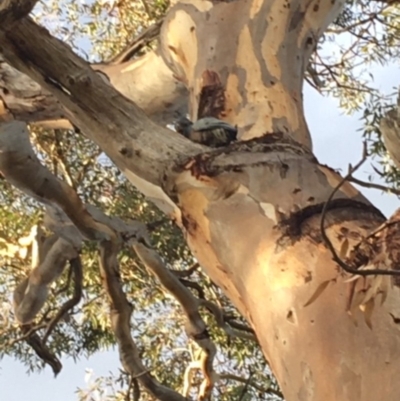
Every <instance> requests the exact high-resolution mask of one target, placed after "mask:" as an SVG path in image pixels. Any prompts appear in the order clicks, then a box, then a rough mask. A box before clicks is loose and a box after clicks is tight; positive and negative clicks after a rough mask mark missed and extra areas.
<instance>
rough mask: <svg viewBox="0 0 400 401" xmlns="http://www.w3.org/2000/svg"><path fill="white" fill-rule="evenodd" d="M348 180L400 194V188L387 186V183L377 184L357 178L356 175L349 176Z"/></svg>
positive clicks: (365, 186)
mask: <svg viewBox="0 0 400 401" xmlns="http://www.w3.org/2000/svg"><path fill="white" fill-rule="evenodd" d="M375 171H376V170H375ZM348 181H349V182H352V183H353V184H357V185H360V186H361V187H364V188H373V189H380V190H382V191H385V192H390V193H392V194H394V195H398V196H400V190H398V189H395V188H391V187H387V186H386V185H381V184H375V183H373V182H366V181H362V180H359V179H358V178H355V177H349V179H348Z"/></svg>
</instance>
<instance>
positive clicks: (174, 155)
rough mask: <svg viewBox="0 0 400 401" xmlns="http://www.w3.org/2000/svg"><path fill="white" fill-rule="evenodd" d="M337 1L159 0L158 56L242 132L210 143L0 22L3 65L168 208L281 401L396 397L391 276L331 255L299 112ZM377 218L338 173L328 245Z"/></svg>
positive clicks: (56, 47)
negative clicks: (361, 272)
mask: <svg viewBox="0 0 400 401" xmlns="http://www.w3.org/2000/svg"><path fill="white" fill-rule="evenodd" d="M342 5H343V1H338V0H337V1H319V0H311V1H306V0H291V1H282V0H269V1H259V0H253V1H233V2H211V1H200V0H192V1H183V2H180V3H177V4H176V5H175V6H174V7H173V8H172V9H171V10H170V12H169V15H168V17H167V19H166V22H165V24H164V28H163V32H162V37H161V51H162V56H163V58H164V60H165V62H166V64H167V65H168V66H169V67H170V68H171V70H172V71H173V73H174V74H175V76H177V77H178V79H179V80H181V81H182V82H184V83H185V84H186V85H187V87H188V90H189V95H190V103H189V106H190V112H191V114H192V116H193V117H195V118H196V117H202V116H205V115H211V116H216V117H219V118H223V119H225V120H227V121H229V122H230V123H232V124H235V125H237V126H238V129H239V138H240V139H241V140H242V141H239V142H238V143H235V144H232V145H230V146H229V147H228V148H222V149H218V150H214V151H211V152H210V151H209V149H208V150H207V149H206V148H202V147H201V146H197V145H193V144H192V145H191V144H190V143H188V141H186V140H184V139H183V138H182V139H181V138H179V137H178V136H177V135H175V134H173V133H172V132H170V131H168V130H165V129H162V128H160V127H157V126H156V125H155V124H154V123H152V122H151V121H150V120H149V119H148V118H147V117H146V116H145V115H144V113H142V112H141V111H140V110H138V108H137V107H135V106H134V105H132V104H131V103H130V102H128V101H126V100H125V99H123V98H121V96H120V95H119V94H118V93H117V92H116V91H114V90H112V88H111V87H107V84H106V83H104V82H103V81H102V80H100V78H99V77H98V76H96V74H93V72H91V70H90V68H88V67H87V66H86V65H85V64H83V63H82V62H81V61H79V59H78V58H77V57H75V58H74V57H73V56H72V55H71V54H69V53H68V52H67V51H66V50H65V47H62V45H61V44H60V43H59V42H57V41H55V40H54V39H52V38H47V39H46V46H39V45H38V43H37V40H38V38H39V36H40V35H42V33H41V32H39V30H38V29H37V27H35V26H34V24H33V23H32V22H31V21H28V20H23V21H21V23H20V28H21V29H20V30H19V31H9V32H3V33H0V43H1V45H2V46H3V50H4V55H5V57H6V60H7V62H9V63H10V64H12V65H13V66H14V67H15V68H18V69H20V70H22V71H23V72H24V73H26V74H28V75H29V76H30V77H31V78H33V79H35V80H37V81H38V82H39V83H40V84H41V85H43V86H45V87H46V88H47V89H48V90H49V91H50V92H51V93H52V94H54V95H55V96H56V97H57V98H58V100H59V101H60V102H61V103H62V104H63V105H64V106H65V107H66V110H67V115H68V118H70V119H71V121H73V123H74V124H76V125H77V126H78V127H80V128H82V130H83V131H84V133H85V134H86V135H87V136H88V137H89V138H91V139H93V140H94V141H96V142H97V143H98V144H99V146H101V147H102V149H103V150H104V151H105V152H106V153H107V154H108V155H109V156H110V157H111V158H112V159H113V160H114V162H115V163H116V164H117V165H118V166H119V167H120V168H121V170H122V171H123V172H124V173H125V174H126V176H127V177H128V178H129V179H130V180H131V182H133V183H134V184H135V185H136V186H137V187H138V188H139V189H140V190H141V191H142V192H144V193H145V194H146V195H148V196H150V197H151V198H152V199H153V200H156V202H157V204H158V205H159V206H160V208H161V209H162V210H164V211H166V212H167V213H170V215H172V216H174V217H175V218H176V221H177V222H178V224H180V225H181V227H182V229H183V230H184V233H185V235H186V239H187V242H188V244H189V246H190V247H191V249H192V251H193V253H194V255H195V256H196V257H197V258H198V260H199V261H200V263H201V265H202V266H203V268H204V269H205V270H206V272H207V273H208V274H209V275H210V276H211V278H212V279H213V280H214V281H215V282H216V283H217V284H218V285H219V286H220V287H221V288H222V289H223V290H224V291H225V293H226V294H227V295H228V296H229V298H230V299H231V300H232V302H233V303H234V304H235V305H236V306H237V307H238V309H239V310H240V311H241V313H242V314H243V315H244V316H245V317H246V318H247V320H248V321H249V322H250V324H251V325H252V327H253V328H254V330H255V332H256V334H257V338H258V340H259V341H260V343H261V346H262V349H263V351H264V353H265V355H266V357H267V359H268V361H269V362H270V364H271V367H272V370H273V372H274V374H275V375H276V377H277V379H278V381H279V384H280V386H281V387H282V390H283V392H284V395H285V398H286V399H287V400H288V401H321V400H324V401H338V400H345V401H350V400H351V401H354V400H363V401H375V400H384V401H392V400H393V401H395V400H396V401H397V400H398V399H399V398H400V381H399V380H398V379H397V375H398V371H399V369H400V362H399V354H400V337H399V335H398V330H399V326H398V321H399V317H400V305H399V302H398V300H399V294H398V291H399V288H398V286H397V285H396V282H395V281H394V280H392V279H390V280H391V281H390V285H389V286H383V285H382V283H381V282H380V281H376V280H375V278H370V279H365V280H358V281H356V283H355V286H353V284H351V283H349V282H347V279H348V278H349V276H348V275H344V274H343V273H342V272H341V270H340V269H339V267H338V266H337V264H336V263H334V262H333V261H332V254H331V252H330V251H329V250H328V249H327V247H326V244H325V243H324V241H323V240H322V237H321V231H320V217H321V211H322V206H323V204H324V202H325V201H326V200H327V199H328V197H329V195H330V194H331V193H332V191H333V190H334V188H335V187H336V186H337V184H338V182H339V181H340V177H339V175H338V174H337V173H335V172H334V171H332V170H330V169H329V168H327V167H324V166H321V165H319V164H318V162H317V161H316V160H315V158H314V157H313V155H312V153H311V148H312V146H311V139H310V135H309V130H308V128H307V124H306V121H305V118H304V113H303V102H302V84H303V79H304V71H305V69H306V66H307V62H308V58H309V56H310V53H311V52H312V50H313V49H314V47H315V45H316V43H317V41H318V39H319V37H320V36H321V34H322V33H323V31H324V29H325V28H326V27H327V25H328V24H329V23H330V22H331V21H333V20H334V18H335V17H336V16H337V15H338V13H339V12H340V9H341V6H342ZM43 37H44V36H43ZM22 55H23V56H24V57H22ZM67 61H69V62H68V63H67ZM28 62H29V63H28ZM56 67H57V68H56ZM48 76H50V78H51V80H52V82H51V83H50V84H49V82H48V81H46V79H45V77H48ZM85 85H86V86H85ZM266 134H268V135H266ZM315 134H321V133H315ZM245 139H252V140H251V141H248V142H245V141H243V140H245ZM201 153H203V154H201ZM149 185H150V186H151V190H150V189H149ZM156 190H157V191H156ZM152 191H153V192H152ZM151 194H153V196H152V195H151ZM383 221H384V217H383V216H382V214H381V213H380V212H379V211H378V210H376V209H375V208H374V207H373V206H371V205H370V204H369V203H368V202H367V201H366V199H365V198H364V197H363V196H362V195H361V194H360V193H359V192H358V191H357V190H356V189H354V188H353V187H352V186H351V185H350V184H348V183H346V184H344V185H343V186H342V187H341V188H340V190H339V191H338V192H337V194H336V195H335V197H334V200H333V202H331V204H330V208H329V211H328V213H327V224H326V225H327V234H328V236H329V237H330V238H331V240H332V243H333V245H334V246H335V247H336V249H338V250H340V249H341V250H343V248H344V246H343V245H344V244H348V247H349V249H351V248H352V247H353V246H354V245H356V244H358V243H359V242H360V241H361V240H362V238H363V237H365V236H366V234H368V233H369V232H370V231H371V230H373V229H375V228H376V227H377V226H378V225H379V224H381V223H382V222H383ZM392 241H394V242H395V238H392ZM391 245H392V246H393V245H395V243H394V244H391ZM346 247H347V246H346ZM381 249H384V247H383V248H382V247H381ZM376 252H378V251H376V249H372V251H371V252H370V253H369V254H368V255H367V254H365V255H361V256H364V261H363V266H365V265H368V266H370V265H371V266H374V265H377V266H380V268H383V269H384V268H385V267H386V268H389V267H388V266H389V265H390V263H389V262H390V257H388V255H386V256H387V257H386V259H385V258H382V255H379V256H380V258H378V257H377V253H376ZM361 253H362V251H360V252H359V255H358V256H360V254H361ZM347 254H348V252H347ZM344 256H346V255H343V257H344ZM383 261H384V262H385V263H384V262H383ZM357 267H359V266H357ZM371 289H372V290H373V291H370V290H371ZM366 293H368V294H369V299H368V300H366V299H365V296H366ZM382 301H384V302H382ZM359 306H361V308H360V307H359Z"/></svg>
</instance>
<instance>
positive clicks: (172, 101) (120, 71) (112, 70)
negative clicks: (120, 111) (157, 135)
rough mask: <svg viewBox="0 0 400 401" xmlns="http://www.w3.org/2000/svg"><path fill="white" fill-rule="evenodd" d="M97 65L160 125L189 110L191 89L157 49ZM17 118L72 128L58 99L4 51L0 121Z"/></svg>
mask: <svg viewBox="0 0 400 401" xmlns="http://www.w3.org/2000/svg"><path fill="white" fill-rule="evenodd" d="M93 68H94V69H95V70H97V71H101V72H102V73H104V74H106V76H107V77H108V79H109V80H110V82H111V84H112V85H113V86H114V88H115V89H117V90H118V91H119V92H120V93H122V94H123V95H124V96H126V97H127V98H128V99H130V100H132V101H133V102H135V103H136V104H138V105H139V106H140V107H141V108H142V109H143V111H144V112H145V113H146V114H147V116H148V117H150V118H151V119H152V120H153V121H154V122H156V123H157V124H160V125H164V126H165V125H167V124H170V123H172V122H173V121H174V120H175V119H176V118H177V117H178V116H181V115H185V114H186V112H187V90H186V88H185V86H184V85H183V84H182V83H181V82H179V81H178V80H177V79H175V78H174V77H173V75H172V72H171V71H170V70H169V69H168V68H167V66H166V65H165V63H164V61H163V60H162V58H161V56H160V55H159V54H158V53H157V52H151V53H147V54H145V55H144V56H143V57H141V58H139V59H135V60H131V61H127V62H124V63H122V64H110V65H107V64H96V65H94V66H93ZM149 76H151V77H152V78H151V79H150V78H149ZM14 119H15V120H21V121H26V122H30V123H38V124H40V125H41V126H44V127H48V128H71V124H70V122H69V121H68V120H67V119H66V115H65V112H64V110H63V108H62V106H61V104H60V103H59V102H58V101H57V99H56V98H55V97H54V96H52V95H51V94H50V93H49V92H48V91H46V90H43V89H42V87H41V86H40V85H39V84H38V83H36V82H35V81H32V80H31V79H30V78H29V77H27V76H26V75H25V74H22V73H21V72H19V71H18V70H16V69H15V68H12V67H11V66H10V65H9V64H7V63H6V62H5V61H4V59H2V57H1V54H0V122H1V121H10V120H14Z"/></svg>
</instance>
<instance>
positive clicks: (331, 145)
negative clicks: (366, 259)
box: [0, 65, 400, 401]
mask: <svg viewBox="0 0 400 401" xmlns="http://www.w3.org/2000/svg"><path fill="white" fill-rule="evenodd" d="M372 72H373V74H374V76H375V86H377V87H378V88H380V89H381V90H382V91H384V92H385V93H390V92H392V91H393V88H394V87H397V86H398V85H399V84H400V74H399V68H398V66H395V65H392V66H390V67H384V68H383V67H379V68H374V69H373V70H372ZM304 96H305V110H306V117H307V121H308V124H309V128H310V132H311V135H312V137H313V143H314V151H315V154H316V156H317V158H318V159H319V161H320V162H322V163H324V164H328V165H329V166H331V167H333V168H336V169H337V168H340V169H342V171H347V166H348V164H349V163H351V164H355V163H357V162H358V161H359V160H360V156H361V152H362V142H361V133H360V132H358V131H357V130H358V129H359V128H361V127H362V122H361V121H360V120H359V116H346V115H344V114H343V113H342V112H341V111H340V110H339V108H338V103H337V102H336V101H335V100H334V99H331V98H324V97H322V96H321V95H319V94H318V93H317V92H316V91H315V90H313V89H310V88H309V87H307V88H306V89H305V94H304ZM371 173H373V170H372V169H371V167H370V165H369V164H365V165H364V166H362V168H361V169H360V171H359V172H358V173H357V177H358V178H360V179H366V178H367V176H368V175H369V174H371ZM361 190H362V192H363V193H364V194H365V195H366V196H367V197H368V198H369V199H370V200H371V202H372V203H374V204H375V206H377V207H378V208H380V209H381V210H382V212H383V213H384V214H385V215H387V216H388V215H390V214H391V213H393V211H394V210H395V209H397V208H398V207H399V202H398V199H397V197H396V196H394V195H387V194H382V193H381V192H380V191H377V190H366V189H365V188H362V189H361ZM62 362H63V365H64V368H63V370H62V372H61V373H60V374H59V376H58V377H57V378H56V379H54V377H53V375H52V372H51V371H50V369H49V368H46V369H45V371H44V372H42V373H41V374H31V375H29V376H28V375H27V374H26V369H25V367H24V366H23V365H22V364H20V363H18V362H15V361H13V360H11V359H10V358H5V359H3V361H2V362H1V365H0V399H1V401H21V400H23V399H26V397H27V396H28V397H29V400H30V401H73V400H76V399H77V396H76V394H75V390H76V388H77V387H78V386H79V387H85V386H86V384H85V381H84V378H85V369H86V368H89V369H92V370H93V371H94V376H95V377H96V376H101V375H106V374H108V373H109V372H110V371H114V372H115V371H117V369H118V368H119V367H120V364H119V359H118V355H117V354H116V352H114V351H109V352H104V353H100V354H97V355H95V356H94V357H92V358H90V359H89V360H86V359H82V360H80V361H79V362H78V363H76V364H75V363H74V362H73V361H72V360H71V359H63V361H62Z"/></svg>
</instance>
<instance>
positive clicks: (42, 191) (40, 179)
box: [0, 123, 187, 401]
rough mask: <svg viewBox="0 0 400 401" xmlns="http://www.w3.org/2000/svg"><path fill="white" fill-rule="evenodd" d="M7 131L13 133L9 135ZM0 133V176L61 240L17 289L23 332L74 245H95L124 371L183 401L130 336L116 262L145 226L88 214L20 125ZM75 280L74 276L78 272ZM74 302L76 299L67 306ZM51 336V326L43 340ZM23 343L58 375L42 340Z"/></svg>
mask: <svg viewBox="0 0 400 401" xmlns="http://www.w3.org/2000/svg"><path fill="white" fill-rule="evenodd" d="M11 125H16V126H17V127H14V129H11V128H10V126H11ZM0 128H1V129H0V172H1V173H2V174H3V176H4V177H5V178H6V179H7V180H8V181H10V182H12V183H13V184H14V185H15V186H16V187H18V188H20V189H22V190H23V191H24V192H25V193H26V194H28V195H30V196H33V197H34V198H35V199H37V200H39V201H40V202H42V203H44V204H45V205H48V206H50V208H49V210H48V212H49V213H50V214H51V213H52V216H49V218H48V223H49V225H50V226H52V228H53V229H54V231H56V232H57V234H59V235H60V239H59V240H58V239H57V240H56V241H55V242H54V244H53V246H52V247H51V248H50V251H49V252H48V254H47V255H45V259H44V262H43V263H40V260H39V265H38V267H37V268H35V269H33V271H32V272H31V274H30V275H29V277H28V278H27V279H26V280H24V281H23V282H22V283H21V284H20V285H19V286H18V287H17V290H16V293H15V304H16V313H17V316H18V319H19V320H20V322H21V323H22V324H23V326H22V327H25V328H26V329H29V328H28V327H27V325H26V324H27V323H29V322H31V321H32V320H33V318H34V317H35V316H36V314H37V313H38V312H39V310H40V308H41V307H42V306H43V304H44V302H45V301H46V298H47V286H48V285H49V284H50V283H51V282H53V281H54V280H55V279H56V278H57V277H58V276H59V275H60V274H61V272H62V269H63V268H64V266H65V262H66V260H68V259H69V260H73V259H75V258H76V257H77V244H78V246H79V245H80V243H81V242H82V239H83V237H82V236H84V237H86V238H88V239H90V240H92V241H96V242H97V243H98V244H99V253H100V267H101V274H102V279H103V283H104V286H105V288H106V290H107V294H108V296H109V299H110V319H111V327H112V329H113V331H114V334H115V337H116V340H117V343H118V347H119V353H120V358H121V362H122V364H123V366H124V368H125V369H126V371H127V372H128V373H129V374H130V375H131V376H132V377H137V378H138V380H139V381H140V382H141V383H142V385H143V386H144V387H145V388H146V389H147V391H149V392H150V393H151V394H152V395H153V396H154V397H156V398H157V399H159V400H160V401H186V400H187V399H186V398H185V397H183V396H181V395H180V394H178V393H177V392H175V391H173V390H172V389H170V388H168V387H165V386H163V385H161V384H160V383H159V382H158V381H157V380H156V379H154V378H153V377H152V376H151V374H150V373H149V372H148V370H147V369H146V368H145V366H144V365H143V364H142V362H141V360H140V357H139V351H138V348H137V346H136V344H135V342H134V340H133V338H132V334H131V313H132V306H131V305H130V304H129V302H128V300H127V297H126V294H125V293H124V291H123V288H122V283H121V278H120V273H119V263H118V259H117V256H118V253H119V251H120V248H121V246H122V244H123V239H124V238H125V239H128V240H129V241H133V240H134V239H136V240H139V239H140V240H141V241H146V235H144V234H143V230H145V226H144V225H141V224H139V225H138V224H135V223H130V224H125V223H124V222H122V221H121V220H119V219H112V218H109V217H107V216H104V214H102V212H101V211H99V210H97V209H94V208H91V212H92V213H93V214H92V213H91V212H90V211H89V210H88V208H86V207H85V205H84V204H83V203H82V201H81V200H80V198H79V197H78V195H77V194H76V192H75V191H74V190H73V189H72V188H70V187H69V186H68V185H67V184H65V183H64V182H62V181H60V180H59V179H58V178H56V177H55V176H53V175H52V174H51V172H50V171H49V170H47V169H46V168H45V167H44V166H42V165H41V164H40V162H39V160H38V159H37V158H36V156H35V154H34V153H33V150H32V148H31V146H30V143H29V134H28V132H27V130H26V127H25V126H24V125H23V124H22V125H21V123H13V124H3V126H1V127H0ZM7 128H8V129H7ZM18 143H19V144H20V146H18ZM11 166H13V168H11ZM31 169H34V170H35V172H34V173H33V174H29V170H31ZM54 207H55V209H54ZM61 210H63V211H64V212H65V214H66V215H67V216H68V219H69V220H71V221H72V222H73V223H74V225H75V226H73V225H71V224H68V221H66V220H68V219H66V218H65V217H63V213H62V212H61ZM96 216H97V217H96ZM59 223H62V224H61V225H60V224H59ZM78 229H79V231H78ZM119 230H121V231H122V232H120V231H119ZM58 242H60V244H59V243H58ZM61 245H63V247H62V249H60V247H61ZM38 253H39V252H38ZM45 262H46V263H45ZM77 274H78V276H79V271H78V272H77ZM74 301H75V299H73V300H72V302H74ZM67 307H69V305H67ZM65 308H66V307H65V306H64V307H63V308H62V309H61V311H60V313H59V314H57V315H56V316H55V319H56V321H57V319H58V317H59V315H60V314H62V313H63V312H64V310H65ZM53 322H54V320H53ZM53 324H54V323H53ZM51 330H52V324H51V323H50V326H49V327H48V328H47V331H46V333H45V338H44V339H46V338H47V336H48V335H49V333H50V332H51ZM27 340H29V341H30V342H31V345H32V347H34V349H35V350H36V352H37V353H38V355H39V356H41V357H42V358H43V360H44V361H46V362H47V363H49V364H51V365H52V366H53V369H54V371H55V372H56V373H58V371H59V369H61V364H60V363H59V361H58V360H57V359H56V358H55V357H54V356H53V355H51V354H50V353H49V351H48V350H47V348H46V347H45V345H44V340H41V339H40V337H39V336H38V335H37V334H36V333H33V334H32V335H31V334H30V333H28V334H27Z"/></svg>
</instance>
